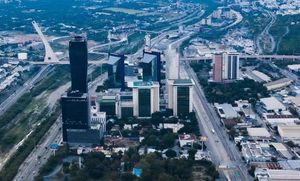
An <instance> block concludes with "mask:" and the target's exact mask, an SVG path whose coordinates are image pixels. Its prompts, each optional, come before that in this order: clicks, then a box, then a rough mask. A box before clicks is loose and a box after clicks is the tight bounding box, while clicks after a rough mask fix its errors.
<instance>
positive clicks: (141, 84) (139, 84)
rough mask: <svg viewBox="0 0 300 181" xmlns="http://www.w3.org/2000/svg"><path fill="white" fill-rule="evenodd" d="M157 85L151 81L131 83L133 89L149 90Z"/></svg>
mask: <svg viewBox="0 0 300 181" xmlns="http://www.w3.org/2000/svg"><path fill="white" fill-rule="evenodd" d="M157 86H159V84H158V83H157V82H153V81H147V82H145V81H135V82H133V86H132V87H133V88H151V87H157Z"/></svg>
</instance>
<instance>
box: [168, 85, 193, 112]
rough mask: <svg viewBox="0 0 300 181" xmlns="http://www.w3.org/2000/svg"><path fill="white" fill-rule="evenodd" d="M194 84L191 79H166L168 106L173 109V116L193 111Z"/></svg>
mask: <svg viewBox="0 0 300 181" xmlns="http://www.w3.org/2000/svg"><path fill="white" fill-rule="evenodd" d="M194 85H195V83H194V82H193V80H191V79H176V80H168V108H169V109H172V110H173V115H174V116H177V115H187V114H188V113H190V112H192V111H193V100H192V96H193V89H194Z"/></svg>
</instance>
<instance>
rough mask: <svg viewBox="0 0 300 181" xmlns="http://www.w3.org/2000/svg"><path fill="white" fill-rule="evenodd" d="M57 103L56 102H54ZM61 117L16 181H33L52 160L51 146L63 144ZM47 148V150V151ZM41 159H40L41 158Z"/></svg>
mask: <svg viewBox="0 0 300 181" xmlns="http://www.w3.org/2000/svg"><path fill="white" fill-rule="evenodd" d="M93 68H95V67H94V66H93V65H91V66H89V70H88V72H89V74H90V73H91V72H92V70H93ZM106 76H107V74H102V75H100V76H99V77H97V78H96V79H95V80H94V81H93V82H90V83H89V85H88V86H89V88H91V89H93V90H94V89H95V87H96V85H97V84H98V83H99V82H100V83H101V82H103V80H104V78H105V77H106ZM53 101H55V100H53ZM61 123H62V121H61V117H59V118H58V119H57V120H56V122H55V123H54V124H53V125H52V126H51V128H50V129H49V130H48V132H47V133H46V134H45V135H44V137H43V138H42V139H41V141H40V143H39V144H38V146H37V147H36V148H35V149H34V150H32V152H31V153H30V155H29V156H28V157H27V158H26V160H25V161H24V162H23V163H22V165H21V166H20V167H19V171H18V174H17V175H16V176H15V178H14V181H32V180H34V177H35V176H36V175H37V174H38V171H39V170H40V168H41V167H42V166H43V165H44V164H46V162H47V160H48V159H49V158H50V156H51V155H52V154H54V152H53V151H52V150H50V149H49V146H50V145H51V144H52V143H57V144H59V143H61V142H62V133H61ZM46 148H47V149H46ZM39 157H40V158H39Z"/></svg>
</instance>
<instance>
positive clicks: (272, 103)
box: [260, 97, 286, 112]
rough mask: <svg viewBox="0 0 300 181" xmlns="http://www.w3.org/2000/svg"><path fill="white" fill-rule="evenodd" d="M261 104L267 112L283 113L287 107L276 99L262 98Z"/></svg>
mask: <svg viewBox="0 0 300 181" xmlns="http://www.w3.org/2000/svg"><path fill="white" fill-rule="evenodd" d="M260 102H261V103H262V105H263V108H264V110H265V111H266V112H281V111H283V110H286V107H285V106H284V105H283V104H282V103H281V102H280V101H279V100H278V99H276V98H275V97H267V98H262V99H260Z"/></svg>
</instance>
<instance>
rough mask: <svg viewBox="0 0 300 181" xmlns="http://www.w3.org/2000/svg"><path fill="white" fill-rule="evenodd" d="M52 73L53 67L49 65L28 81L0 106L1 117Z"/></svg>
mask: <svg viewBox="0 0 300 181" xmlns="http://www.w3.org/2000/svg"><path fill="white" fill-rule="evenodd" d="M50 71H51V66H50V65H47V66H44V67H42V68H41V69H40V70H39V72H38V73H37V74H36V75H35V76H33V77H32V78H31V79H29V80H28V81H26V82H25V83H24V85H23V86H21V87H20V88H19V89H17V90H16V92H14V93H13V94H12V95H10V96H9V97H8V98H7V99H6V100H4V101H3V102H2V103H1V104H0V116H1V115H2V114H3V113H5V111H7V110H8V109H9V108H10V107H11V106H12V105H13V104H14V103H16V102H17V100H18V99H19V98H20V97H21V96H22V95H24V94H25V93H26V92H28V91H30V89H31V88H32V87H33V86H34V85H35V84H36V83H37V82H38V81H40V80H41V79H43V78H44V77H45V76H46V75H47V74H48V73H49V72H50Z"/></svg>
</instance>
